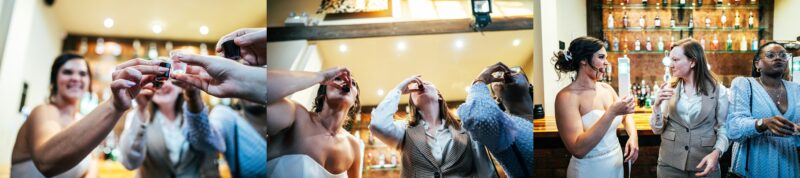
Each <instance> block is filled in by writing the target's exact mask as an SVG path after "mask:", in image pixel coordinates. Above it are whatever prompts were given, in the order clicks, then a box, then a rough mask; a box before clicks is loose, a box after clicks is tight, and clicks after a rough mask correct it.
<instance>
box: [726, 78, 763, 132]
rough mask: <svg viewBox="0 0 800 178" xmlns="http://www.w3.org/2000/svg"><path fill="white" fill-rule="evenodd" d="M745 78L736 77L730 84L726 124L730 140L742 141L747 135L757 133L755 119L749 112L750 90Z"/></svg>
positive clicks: (748, 82)
mask: <svg viewBox="0 0 800 178" xmlns="http://www.w3.org/2000/svg"><path fill="white" fill-rule="evenodd" d="M750 82H751V81H749V80H748V79H747V78H744V77H737V78H736V79H734V80H733V82H732V84H731V92H730V95H728V96H729V97H730V104H729V105H728V119H727V123H726V126H727V127H728V129H727V130H728V139H730V140H731V141H736V142H740V141H744V140H745V139H747V138H749V137H753V136H756V135H759V133H758V131H756V128H755V123H756V119H754V118H753V116H752V115H753V113H751V112H750V111H751V109H750V107H751V106H750V104H751V103H750V102H751V100H750V99H751V98H750V97H751V95H752V91H750V89H751V85H752V83H750Z"/></svg>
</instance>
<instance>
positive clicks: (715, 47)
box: [711, 34, 719, 50]
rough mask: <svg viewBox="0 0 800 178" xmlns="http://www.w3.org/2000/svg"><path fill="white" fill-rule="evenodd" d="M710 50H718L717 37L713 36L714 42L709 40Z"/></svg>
mask: <svg viewBox="0 0 800 178" xmlns="http://www.w3.org/2000/svg"><path fill="white" fill-rule="evenodd" d="M711 50H719V40H718V39H717V35H716V34H715V35H714V40H711Z"/></svg>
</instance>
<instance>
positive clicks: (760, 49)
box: [751, 41, 783, 77]
mask: <svg viewBox="0 0 800 178" xmlns="http://www.w3.org/2000/svg"><path fill="white" fill-rule="evenodd" d="M769 45H778V46H783V45H781V44H780V43H778V42H775V41H770V42H767V43H764V44H763V45H761V46H759V47H758V51H756V55H755V56H753V69H752V71H751V72H752V73H751V75H752V76H753V77H761V73H760V72H758V68H757V67H756V65H757V63H758V61H760V60H761V54H764V52H763V51H764V48H767V46H769Z"/></svg>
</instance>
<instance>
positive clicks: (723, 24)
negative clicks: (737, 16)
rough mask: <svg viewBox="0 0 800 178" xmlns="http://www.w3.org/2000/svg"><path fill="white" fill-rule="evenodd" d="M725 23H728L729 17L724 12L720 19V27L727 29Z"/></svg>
mask: <svg viewBox="0 0 800 178" xmlns="http://www.w3.org/2000/svg"><path fill="white" fill-rule="evenodd" d="M725 22H728V16H726V15H725V11H722V16H720V17H719V23H720V27H722V28H724V27H725Z"/></svg>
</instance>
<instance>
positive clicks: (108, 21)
mask: <svg viewBox="0 0 800 178" xmlns="http://www.w3.org/2000/svg"><path fill="white" fill-rule="evenodd" d="M103 26H105V27H106V28H111V27H113V26H114V19H111V18H106V19H105V20H103Z"/></svg>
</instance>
